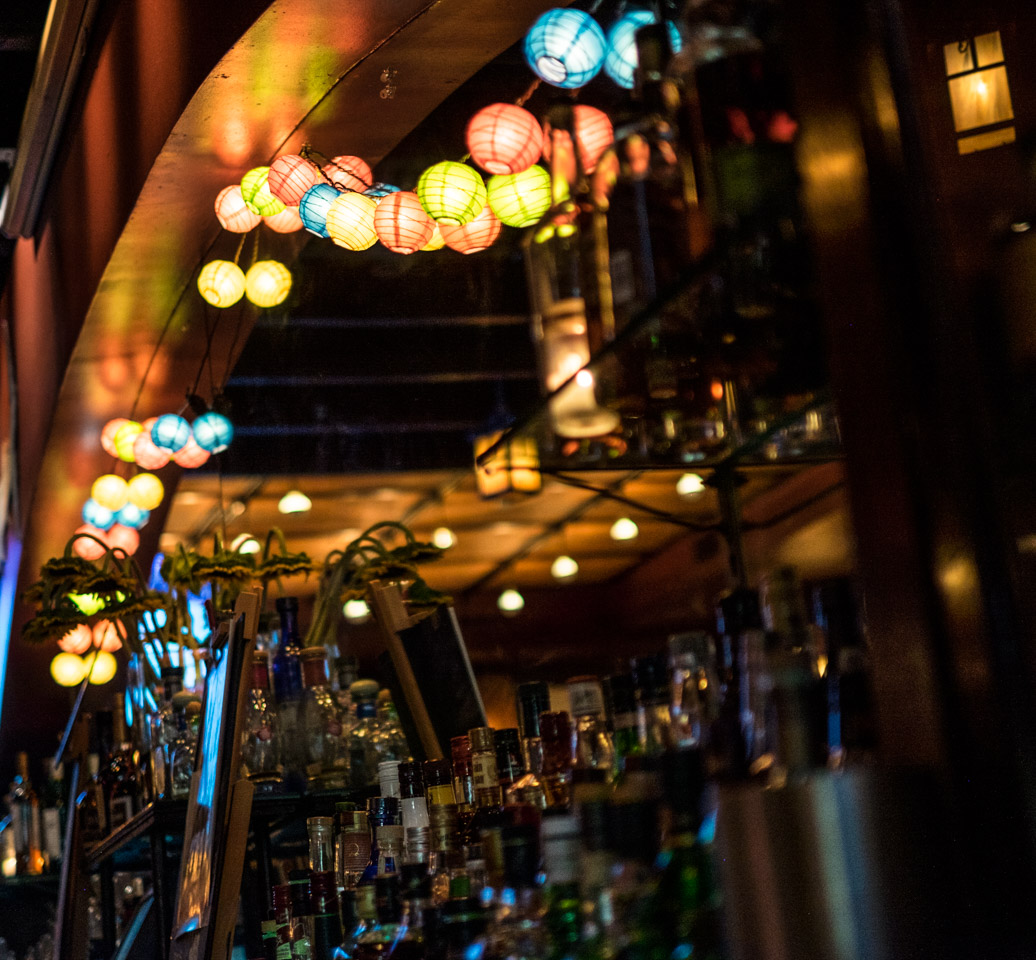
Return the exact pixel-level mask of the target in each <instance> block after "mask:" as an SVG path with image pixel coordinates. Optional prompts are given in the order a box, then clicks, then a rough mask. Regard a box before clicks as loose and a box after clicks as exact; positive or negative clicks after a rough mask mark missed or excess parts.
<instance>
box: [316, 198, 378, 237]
mask: <svg viewBox="0 0 1036 960" xmlns="http://www.w3.org/2000/svg"><path fill="white" fill-rule="evenodd" d="M377 209H378V202H377V200H374V199H373V198H372V197H365V196H364V195H363V194H362V193H343V194H342V195H341V196H339V197H338V198H337V199H336V200H335V201H334V203H332V204H331V206H330V207H328V208H327V232H328V235H329V236H330V237H331V239H332V240H333V241H334V242H335V243H337V244H338V246H340V247H345V249H346V250H367V249H369V248H370V247H373V246H374V244H376V243H377V242H378V234H377V231H376V230H375V229H374V213H375V211H376V210H377Z"/></svg>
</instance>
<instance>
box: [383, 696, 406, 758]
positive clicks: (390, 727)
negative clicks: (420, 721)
mask: <svg viewBox="0 0 1036 960" xmlns="http://www.w3.org/2000/svg"><path fill="white" fill-rule="evenodd" d="M377 707H378V712H377V718H378V734H377V741H378V754H379V756H380V757H381V759H382V760H395V761H396V762H397V763H399V762H400V761H402V760H409V759H410V748H409V746H408V745H407V742H406V734H405V733H403V728H402V726H400V723H399V714H398V713H397V712H396V705H395V704H394V703H393V702H392V693H391V692H390V691H389V690H379V691H378V700H377Z"/></svg>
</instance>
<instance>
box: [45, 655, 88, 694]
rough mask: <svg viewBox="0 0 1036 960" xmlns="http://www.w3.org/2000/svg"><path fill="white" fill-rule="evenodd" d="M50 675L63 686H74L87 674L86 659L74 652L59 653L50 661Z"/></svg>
mask: <svg viewBox="0 0 1036 960" xmlns="http://www.w3.org/2000/svg"><path fill="white" fill-rule="evenodd" d="M50 675H51V676H52V677H53V678H54V682H55V683H56V684H58V685H59V686H62V687H74V686H75V685H76V684H78V683H82V682H83V677H85V676H86V661H85V660H83V658H82V657H78V656H76V655H75V654H74V653H59V654H58V655H57V656H56V657H55V658H54V659H53V660H51V661H50Z"/></svg>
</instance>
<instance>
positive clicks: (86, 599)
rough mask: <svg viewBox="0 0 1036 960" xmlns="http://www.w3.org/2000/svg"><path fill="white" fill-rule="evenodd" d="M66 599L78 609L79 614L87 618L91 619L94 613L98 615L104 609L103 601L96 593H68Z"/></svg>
mask: <svg viewBox="0 0 1036 960" xmlns="http://www.w3.org/2000/svg"><path fill="white" fill-rule="evenodd" d="M121 596H122V594H121V593H120V594H119V597H120V598H121ZM68 599H69V600H71V601H72V602H73V603H74V604H75V605H76V606H77V607H78V608H79V611H80V612H81V613H84V614H85V615H86V616H88V617H92V616H93V615H94V614H95V613H100V612H101V611H102V610H103V609H104V601H103V600H102V599H101V598H100V597H99V596H97V594H96V593H70V594H69V595H68Z"/></svg>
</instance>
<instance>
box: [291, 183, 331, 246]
mask: <svg viewBox="0 0 1036 960" xmlns="http://www.w3.org/2000/svg"><path fill="white" fill-rule="evenodd" d="M340 196H341V193H340V192H339V191H338V190H336V189H335V188H334V187H332V186H331V184H329V183H318V184H317V185H316V186H315V187H310V188H309V189H308V190H307V191H306V192H305V193H304V194H303V195H302V199H301V200H300V201H299V216H300V217H302V223H303V225H304V226H305V228H306V229H307V230H308V231H309V232H310V233H315V234H316V235H317V236H318V237H329V236H331V234H329V233H328V232H327V211H328V208H329V207H330V206H331V204H332V203H334V201H335V200H337V199H338V198H339V197H340Z"/></svg>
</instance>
